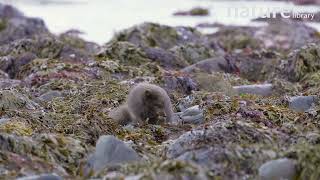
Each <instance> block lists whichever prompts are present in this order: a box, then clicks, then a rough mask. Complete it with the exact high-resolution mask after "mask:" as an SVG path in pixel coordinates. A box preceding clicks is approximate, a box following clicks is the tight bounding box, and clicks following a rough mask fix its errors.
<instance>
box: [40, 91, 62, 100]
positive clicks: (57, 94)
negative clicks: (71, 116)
mask: <svg viewBox="0 0 320 180" xmlns="http://www.w3.org/2000/svg"><path fill="white" fill-rule="evenodd" d="M56 97H62V93H61V92H60V91H49V92H46V93H44V94H42V95H41V96H40V97H39V98H38V99H39V100H40V101H43V102H48V101H51V100H52V99H53V98H56Z"/></svg>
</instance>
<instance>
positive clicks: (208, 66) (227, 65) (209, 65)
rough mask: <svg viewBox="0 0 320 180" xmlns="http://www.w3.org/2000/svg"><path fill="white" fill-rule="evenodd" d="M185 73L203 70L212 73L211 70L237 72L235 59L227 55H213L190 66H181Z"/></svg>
mask: <svg viewBox="0 0 320 180" xmlns="http://www.w3.org/2000/svg"><path fill="white" fill-rule="evenodd" d="M181 71H182V72H185V73H192V72H205V73H213V72H226V73H232V72H237V71H238V69H237V66H236V64H235V61H233V60H232V59H230V58H228V57H215V58H210V59H206V60H202V61H200V62H198V63H195V64H193V65H191V66H188V67H186V68H183V69H182V70H181Z"/></svg>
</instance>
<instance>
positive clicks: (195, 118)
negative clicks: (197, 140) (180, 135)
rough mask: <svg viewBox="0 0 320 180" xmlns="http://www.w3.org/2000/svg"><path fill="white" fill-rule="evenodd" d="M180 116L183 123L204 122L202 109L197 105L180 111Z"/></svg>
mask: <svg viewBox="0 0 320 180" xmlns="http://www.w3.org/2000/svg"><path fill="white" fill-rule="evenodd" d="M180 118H181V120H182V122H183V123H188V124H200V123H203V122H204V116H203V110H202V109H200V108H199V105H196V106H192V107H190V108H188V109H186V110H185V111H184V112H182V113H181V115H180Z"/></svg>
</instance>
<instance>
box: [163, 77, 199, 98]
mask: <svg viewBox="0 0 320 180" xmlns="http://www.w3.org/2000/svg"><path fill="white" fill-rule="evenodd" d="M163 80H164V88H165V89H166V90H167V91H168V92H174V91H177V92H180V93H183V94H190V93H191V92H192V91H195V90H197V89H198V86H197V83H196V82H194V80H193V79H192V78H190V77H189V76H188V75H186V74H173V73H166V74H165V75H164V76H163Z"/></svg>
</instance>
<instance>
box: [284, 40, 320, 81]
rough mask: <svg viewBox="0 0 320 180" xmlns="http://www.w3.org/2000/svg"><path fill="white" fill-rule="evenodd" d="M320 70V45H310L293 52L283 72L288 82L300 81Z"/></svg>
mask: <svg viewBox="0 0 320 180" xmlns="http://www.w3.org/2000/svg"><path fill="white" fill-rule="evenodd" d="M319 70H320V44H315V43H310V44H307V45H305V46H302V47H301V48H299V49H297V50H295V51H293V52H292V53H291V54H290V55H289V58H288V62H287V63H286V64H285V67H284V71H285V72H286V76H287V78H288V79H289V80H290V81H294V82H296V81H300V80H302V79H303V78H304V77H305V76H306V75H308V74H310V73H315V72H318V71H319Z"/></svg>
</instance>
